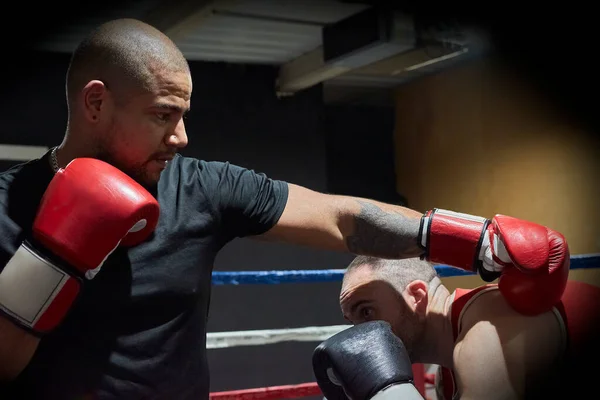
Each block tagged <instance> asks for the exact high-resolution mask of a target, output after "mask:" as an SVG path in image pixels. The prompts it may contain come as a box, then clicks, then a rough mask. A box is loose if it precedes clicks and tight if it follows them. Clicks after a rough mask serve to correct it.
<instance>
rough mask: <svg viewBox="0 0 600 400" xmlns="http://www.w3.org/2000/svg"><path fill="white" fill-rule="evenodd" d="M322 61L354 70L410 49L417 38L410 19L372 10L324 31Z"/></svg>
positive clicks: (405, 15) (344, 20)
mask: <svg viewBox="0 0 600 400" xmlns="http://www.w3.org/2000/svg"><path fill="white" fill-rule="evenodd" d="M322 36H323V61H324V63H325V64H327V65H331V66H334V67H343V68H348V69H355V68H360V67H364V66H365V65H369V64H373V63H375V62H378V61H381V60H384V59H386V58H389V57H391V56H394V55H397V54H401V53H404V52H406V51H408V50H411V49H413V48H414V47H415V46H416V44H417V35H416V32H415V26H414V22H413V19H412V17H411V16H409V15H407V14H404V13H401V12H399V11H391V10H386V9H382V8H377V7H372V8H368V9H366V10H364V11H361V12H359V13H357V14H355V15H352V16H350V17H348V18H346V19H343V20H341V21H339V22H337V23H334V24H332V25H328V26H325V27H324V28H323V33H322Z"/></svg>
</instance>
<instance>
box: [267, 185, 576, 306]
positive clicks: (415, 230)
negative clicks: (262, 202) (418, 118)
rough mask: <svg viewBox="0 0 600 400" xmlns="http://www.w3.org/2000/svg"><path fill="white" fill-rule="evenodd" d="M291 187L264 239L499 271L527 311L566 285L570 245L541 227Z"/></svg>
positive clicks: (507, 290)
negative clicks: (284, 203)
mask: <svg viewBox="0 0 600 400" xmlns="http://www.w3.org/2000/svg"><path fill="white" fill-rule="evenodd" d="M288 187H289V190H288V199H287V204H286V206H285V208H284V211H283V214H282V215H281V217H280V219H279V221H278V222H277V224H276V225H275V226H274V227H273V228H271V230H269V231H268V232H266V233H265V234H263V236H264V237H265V238H268V239H273V240H281V241H285V242H288V243H294V244H300V245H308V246H311V247H315V248H321V249H328V250H340V251H347V252H351V253H354V254H360V255H370V256H375V257H380V258H390V259H392V258H397V259H399V258H411V257H419V256H422V257H423V258H424V259H426V260H428V261H431V262H433V263H438V264H447V265H451V266H454V267H457V268H461V269H463V270H466V271H470V272H474V273H478V274H479V275H480V277H482V278H483V279H484V280H485V281H492V280H494V279H496V278H498V277H499V276H500V274H502V275H503V279H501V280H500V282H499V285H500V290H501V291H502V293H503V294H504V295H505V297H506V299H507V301H508V302H509V303H510V304H511V305H512V306H513V307H514V308H515V310H517V311H519V312H521V313H523V314H528V315H535V314H539V313H542V312H545V311H548V310H549V309H551V308H552V306H553V305H555V304H556V303H557V302H558V301H559V300H560V297H561V295H562V293H563V291H564V289H565V286H566V282H567V278H568V275H569V261H570V256H569V247H568V245H567V241H566V240H565V238H564V236H563V235H562V234H560V233H559V232H556V231H554V230H552V229H550V228H546V227H545V226H542V225H539V224H536V223H532V222H528V221H525V220H520V219H518V218H513V217H508V216H504V215H498V214H497V215H495V216H494V217H493V218H491V219H488V218H484V217H479V216H475V215H468V214H463V213H458V212H453V211H448V210H441V209H433V210H428V211H426V212H425V213H421V212H419V211H415V210H412V209H409V208H406V207H401V206H397V205H391V204H385V203H382V202H378V201H374V200H369V199H364V198H358V197H351V196H339V195H331V194H324V193H318V192H316V191H313V190H310V189H307V188H304V187H301V186H298V185H294V184H288Z"/></svg>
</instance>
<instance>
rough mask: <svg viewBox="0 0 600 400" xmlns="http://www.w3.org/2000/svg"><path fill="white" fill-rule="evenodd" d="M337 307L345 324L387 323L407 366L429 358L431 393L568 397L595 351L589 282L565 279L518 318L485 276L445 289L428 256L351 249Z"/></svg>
mask: <svg viewBox="0 0 600 400" xmlns="http://www.w3.org/2000/svg"><path fill="white" fill-rule="evenodd" d="M340 306H341V309H342V312H343V314H344V317H345V318H346V319H348V320H349V321H350V322H352V323H353V324H359V323H362V322H366V321H370V320H385V321H387V322H389V323H390V324H391V326H392V329H393V331H394V333H395V334H396V335H397V336H398V337H399V338H400V339H402V341H403V342H404V344H405V345H406V348H407V350H408V352H409V355H410V359H411V361H412V362H413V363H423V364H435V365H439V366H440V368H439V372H438V374H437V376H436V383H437V390H438V392H437V397H438V399H459V398H460V399H463V400H464V399H490V400H493V399H521V398H573V396H574V395H575V393H576V392H581V391H584V392H585V391H586V390H588V389H586V388H589V387H590V385H592V384H593V382H589V381H588V382H586V381H584V380H582V379H580V378H582V377H584V376H585V374H586V373H589V374H588V375H591V372H590V371H593V370H590V369H589V367H586V366H585V362H586V361H587V360H593V359H594V357H597V355H598V354H597V352H596V349H597V348H598V345H597V344H596V342H598V341H600V333H599V330H598V322H599V321H600V288H598V287H596V286H592V285H589V284H585V283H581V282H575V281H569V282H568V284H567V287H566V289H565V291H564V293H563V295H562V299H561V301H560V302H558V303H557V304H556V306H555V307H553V308H552V309H551V310H549V311H545V312H541V313H539V314H535V315H526V314H523V313H520V312H518V311H517V310H515V308H514V307H511V306H510V305H509V303H508V302H507V301H506V299H505V297H504V296H503V295H502V292H501V291H500V290H499V289H498V285H497V284H495V283H490V284H486V285H483V286H480V287H478V288H475V289H457V290H456V291H454V292H452V293H450V291H449V290H448V289H447V288H446V287H445V286H444V285H443V284H442V282H441V280H440V278H439V276H438V275H437V273H436V272H435V269H434V268H433V265H432V264H431V263H428V262H425V261H421V260H419V259H405V260H387V259H377V258H372V257H365V256H359V257H357V258H355V259H354V261H353V262H352V263H351V264H350V265H349V266H348V268H347V271H346V273H345V276H344V281H343V284H342V289H341V294H340ZM586 379H587V378H586ZM565 396H566V397H565Z"/></svg>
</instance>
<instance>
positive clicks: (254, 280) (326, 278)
mask: <svg viewBox="0 0 600 400" xmlns="http://www.w3.org/2000/svg"><path fill="white" fill-rule="evenodd" d="M592 268H600V254H584V255H576V256H571V269H592ZM435 269H436V271H437V273H438V275H439V276H440V277H442V278H445V277H451V276H463V275H475V274H474V273H472V272H467V271H464V270H462V269H458V268H455V267H451V266H449V265H436V266H435ZM343 276H344V269H321V270H289V271H286V270H281V271H279V270H275V271H214V272H213V273H212V284H213V285H244V284H267V285H273V284H279V283H315V282H341V281H342V277H343Z"/></svg>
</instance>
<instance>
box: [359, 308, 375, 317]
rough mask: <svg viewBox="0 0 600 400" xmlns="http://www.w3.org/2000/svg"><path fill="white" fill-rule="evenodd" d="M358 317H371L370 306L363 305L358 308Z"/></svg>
mask: <svg viewBox="0 0 600 400" xmlns="http://www.w3.org/2000/svg"><path fill="white" fill-rule="evenodd" d="M360 317H361V318H362V319H364V320H368V319H369V318H371V317H373V309H372V308H371V307H365V308H363V309H361V310H360Z"/></svg>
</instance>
